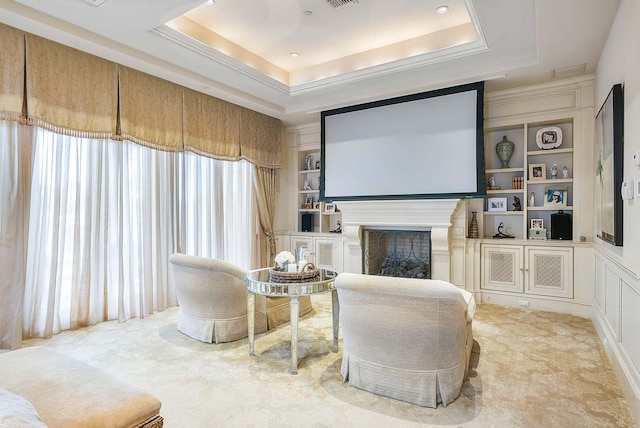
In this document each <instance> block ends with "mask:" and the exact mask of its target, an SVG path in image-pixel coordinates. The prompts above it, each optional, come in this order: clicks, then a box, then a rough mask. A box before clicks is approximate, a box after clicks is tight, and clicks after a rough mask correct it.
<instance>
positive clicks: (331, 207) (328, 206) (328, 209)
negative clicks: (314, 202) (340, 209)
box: [324, 204, 336, 213]
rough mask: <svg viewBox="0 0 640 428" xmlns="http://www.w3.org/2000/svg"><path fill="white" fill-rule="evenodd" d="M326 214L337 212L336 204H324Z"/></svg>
mask: <svg viewBox="0 0 640 428" xmlns="http://www.w3.org/2000/svg"><path fill="white" fill-rule="evenodd" d="M324 212H326V213H334V212H336V204H324Z"/></svg>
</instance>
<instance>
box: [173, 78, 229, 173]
mask: <svg viewBox="0 0 640 428" xmlns="http://www.w3.org/2000/svg"><path fill="white" fill-rule="evenodd" d="M184 148H185V150H187V151H191V152H194V153H198V154H201V155H204V156H208V157H213V158H215V159H222V160H234V161H235V160H238V159H240V107H238V106H237V105H235V104H231V103H228V102H226V101H222V100H219V99H217V98H214V97H210V96H208V95H205V94H202V93H200V92H196V91H192V90H191V89H185V90H184Z"/></svg>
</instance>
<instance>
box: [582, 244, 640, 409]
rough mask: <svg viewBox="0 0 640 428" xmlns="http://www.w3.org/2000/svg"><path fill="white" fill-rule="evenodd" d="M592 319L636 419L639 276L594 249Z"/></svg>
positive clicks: (639, 377)
mask: <svg viewBox="0 0 640 428" xmlns="http://www.w3.org/2000/svg"><path fill="white" fill-rule="evenodd" d="M595 274H596V281H595V290H594V291H595V293H594V300H593V305H592V320H593V324H594V326H595V328H596V330H597V332H598V335H599V337H600V341H601V342H602V345H603V347H604V349H605V351H606V353H607V356H608V357H609V360H610V361H611V364H612V365H613V367H614V369H615V371H616V374H617V375H618V379H619V381H620V384H621V386H622V388H623V390H624V392H625V396H626V398H627V401H628V403H629V406H630V407H631V410H632V412H633V415H634V417H635V419H636V421H640V328H639V327H638V326H640V277H639V276H638V274H637V273H635V272H632V271H631V270H629V269H628V268H627V267H625V266H624V265H623V264H622V263H621V262H620V261H618V260H616V259H615V258H614V257H611V256H609V255H608V254H606V253H604V252H603V251H601V250H598V249H596V250H595Z"/></svg>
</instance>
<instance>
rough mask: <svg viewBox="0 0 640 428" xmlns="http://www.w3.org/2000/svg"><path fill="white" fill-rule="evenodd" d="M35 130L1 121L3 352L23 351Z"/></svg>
mask: <svg viewBox="0 0 640 428" xmlns="http://www.w3.org/2000/svg"><path fill="white" fill-rule="evenodd" d="M32 133H33V128H31V127H26V126H20V125H18V124H17V123H15V122H5V121H0V349H15V348H19V347H20V342H21V340H22V313H23V310H22V303H23V295H24V285H25V273H26V270H25V267H26V236H27V234H26V231H27V228H26V227H27V221H26V216H27V215H28V212H29V209H28V207H29V206H28V202H29V198H28V189H29V177H30V172H31V149H32V145H33V136H32Z"/></svg>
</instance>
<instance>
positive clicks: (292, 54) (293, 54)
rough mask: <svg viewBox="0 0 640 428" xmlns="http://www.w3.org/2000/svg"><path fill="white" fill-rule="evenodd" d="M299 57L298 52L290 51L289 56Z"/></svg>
mask: <svg viewBox="0 0 640 428" xmlns="http://www.w3.org/2000/svg"><path fill="white" fill-rule="evenodd" d="M299 57H300V54H299V53H298V52H291V58H293V59H296V58H299Z"/></svg>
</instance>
